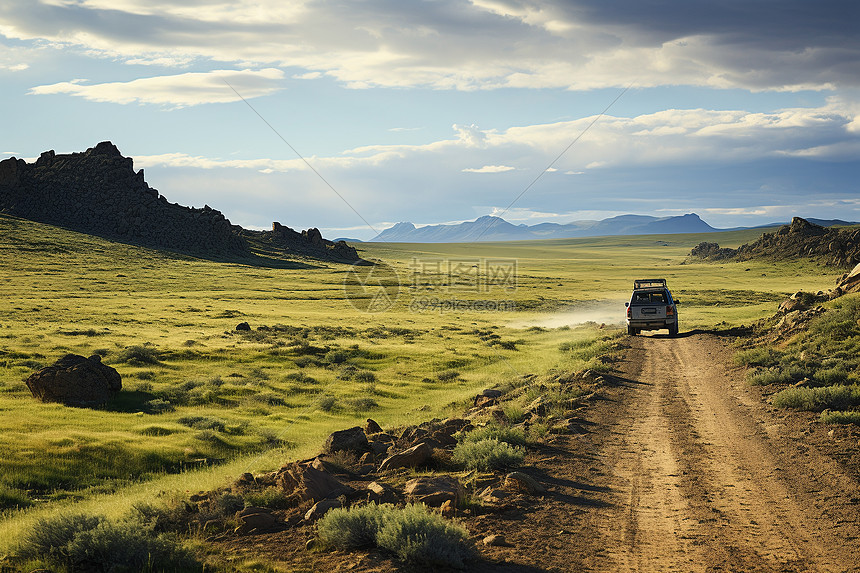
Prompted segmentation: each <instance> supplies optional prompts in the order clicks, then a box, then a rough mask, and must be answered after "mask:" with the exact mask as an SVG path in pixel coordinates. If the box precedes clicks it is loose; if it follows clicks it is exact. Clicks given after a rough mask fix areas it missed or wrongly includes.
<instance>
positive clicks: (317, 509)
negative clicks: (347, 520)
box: [305, 499, 343, 522]
mask: <svg viewBox="0 0 860 573" xmlns="http://www.w3.org/2000/svg"><path fill="white" fill-rule="evenodd" d="M336 507H343V504H342V503H341V502H340V500H338V499H324V500H322V501H318V502H316V503H315V504H314V505H313V507H311V508H310V509H309V510H307V512H306V513H305V521H309V522H314V521H316V520H318V519H320V518H321V517H322V516H324V515H325V514H326V513H328V511H329V510H332V509H334V508H336Z"/></svg>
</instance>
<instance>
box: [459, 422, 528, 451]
mask: <svg viewBox="0 0 860 573" xmlns="http://www.w3.org/2000/svg"><path fill="white" fill-rule="evenodd" d="M457 440H458V441H460V442H480V441H481V440H498V441H500V442H506V443H508V444H510V445H512V446H524V445H526V434H525V432H524V431H523V430H522V429H521V428H508V427H504V426H500V425H499V424H495V423H493V424H487V425H486V426H484V427H483V428H477V429H475V430H472V431H471V432H464V433H462V434H459V435H458V436H457Z"/></svg>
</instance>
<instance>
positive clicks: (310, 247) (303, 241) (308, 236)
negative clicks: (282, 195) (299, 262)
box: [241, 221, 359, 261]
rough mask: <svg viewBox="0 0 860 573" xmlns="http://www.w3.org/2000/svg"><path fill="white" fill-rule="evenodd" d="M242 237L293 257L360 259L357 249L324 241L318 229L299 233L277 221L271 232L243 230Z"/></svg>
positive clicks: (340, 259)
mask: <svg viewBox="0 0 860 573" xmlns="http://www.w3.org/2000/svg"><path fill="white" fill-rule="evenodd" d="M241 235H242V237H244V238H246V239H247V240H248V241H250V242H251V243H253V244H257V245H264V246H266V247H268V248H271V249H275V250H278V251H284V252H286V253H289V254H293V255H299V256H310V257H315V258H328V259H332V260H337V261H356V260H358V259H359V256H358V253H357V252H356V250H355V247H350V246H349V245H347V244H346V242H345V241H337V242H333V241H329V240H328V239H324V238H323V236H322V233H320V230H319V229H316V228H311V229H308V230H306V231H302V232H298V231H294V230H293V229H291V228H289V227H285V226H284V225H281V224H280V223H278V222H277V221H276V222H274V223H272V230H271V231H249V230H247V229H242V231H241Z"/></svg>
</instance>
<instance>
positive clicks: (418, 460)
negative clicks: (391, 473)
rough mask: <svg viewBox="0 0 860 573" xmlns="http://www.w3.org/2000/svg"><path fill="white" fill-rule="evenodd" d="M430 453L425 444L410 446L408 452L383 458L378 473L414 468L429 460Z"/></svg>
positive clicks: (428, 447)
mask: <svg viewBox="0 0 860 573" xmlns="http://www.w3.org/2000/svg"><path fill="white" fill-rule="evenodd" d="M431 453H432V450H431V449H430V446H429V445H427V444H426V443H425V442H422V443H420V444H418V445H417V446H412V447H411V448H409V449H408V450H404V451H402V452H400V453H398V454H394V455H392V456H388V457H387V458H385V459H384V460H383V461H382V463H381V464H379V471H381V472H382V471H386V470H392V469H395V468H405V467H410V468H414V467H416V466H420V465H421V464H423V463H425V462H426V461H427V460H428V459H430V454H431Z"/></svg>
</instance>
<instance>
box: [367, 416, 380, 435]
mask: <svg viewBox="0 0 860 573" xmlns="http://www.w3.org/2000/svg"><path fill="white" fill-rule="evenodd" d="M364 433H365V434H366V435H368V436H371V435H373V434H380V433H382V426H380V425H379V424H377V423H376V421H375V420H371V419H370V418H368V419H367V422H365V423H364Z"/></svg>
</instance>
